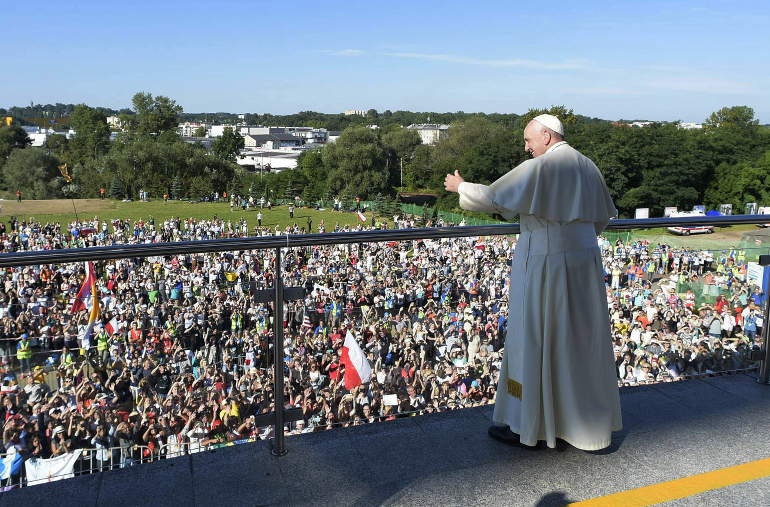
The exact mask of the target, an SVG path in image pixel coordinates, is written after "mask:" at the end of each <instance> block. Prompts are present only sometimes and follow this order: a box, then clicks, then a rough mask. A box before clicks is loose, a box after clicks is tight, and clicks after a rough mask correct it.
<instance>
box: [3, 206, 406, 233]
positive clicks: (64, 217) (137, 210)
mask: <svg viewBox="0 0 770 507" xmlns="http://www.w3.org/2000/svg"><path fill="white" fill-rule="evenodd" d="M0 205H1V206H2V217H0V219H2V220H4V221H7V220H10V218H11V217H12V216H16V218H17V219H19V220H28V219H29V218H31V217H32V218H34V219H35V221H36V222H39V223H43V224H45V223H46V222H52V223H53V222H59V223H60V224H62V226H64V225H65V224H67V223H70V222H72V221H74V220H75V217H76V216H77V217H78V219H79V220H81V221H83V220H90V219H93V218H95V217H98V218H99V220H100V221H101V220H107V221H108V222H109V221H110V220H117V219H121V220H125V219H129V220H131V222H134V221H136V220H139V219H143V220H144V221H145V222H146V221H147V220H148V219H149V217H150V215H152V216H154V217H155V223H156V224H157V223H159V222H163V221H164V220H166V219H169V218H172V217H174V218H176V217H179V218H181V219H182V220H184V219H185V218H195V219H206V220H211V219H212V218H214V215H216V216H217V217H218V218H220V219H223V220H232V221H236V220H240V219H241V218H243V219H245V220H246V223H247V224H248V226H249V230H250V231H253V230H254V226H255V225H257V213H259V211H260V209H259V206H257V207H256V208H251V209H250V210H249V211H244V210H241V209H238V208H236V209H234V210H233V211H232V212H231V211H230V204H229V203H209V202H202V203H198V204H190V203H189V202H187V201H169V202H168V203H164V202H163V201H162V200H157V201H150V202H121V201H115V200H110V199H104V200H101V199H75V200H74V201H72V200H66V199H60V200H51V201H23V202H21V203H18V202H15V201H0ZM261 211H262V225H263V226H265V227H270V228H272V229H274V228H275V226H276V225H278V226H279V227H280V228H281V230H283V229H284V228H285V227H286V226H287V225H293V224H294V223H296V224H297V225H299V226H300V227H307V219H308V217H310V218H311V219H312V221H313V231H314V232H317V231H318V223H319V222H320V221H321V220H324V223H325V225H326V231H333V230H334V224H335V223H337V222H339V223H340V226H344V225H345V224H346V223H348V224H350V225H351V226H356V225H357V224H359V223H361V221H360V220H359V218H358V216H357V215H356V214H355V213H340V212H335V211H332V210H330V209H328V210H325V211H316V210H314V209H304V208H296V209H295V210H294V219H291V218H289V207H288V206H273V210H272V211H269V210H268V209H267V207H265V208H264V209H263V210H261ZM76 212H77V215H76ZM364 215H365V216H366V221H367V224H371V218H372V213H371V212H367V213H364ZM378 219H379V220H381V221H382V220H385V218H384V217H382V218H379V217H378ZM386 221H387V220H386ZM387 222H388V224H389V226H392V223H393V222H392V218H391V220H390V221H387Z"/></svg>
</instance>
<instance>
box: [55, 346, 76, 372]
mask: <svg viewBox="0 0 770 507" xmlns="http://www.w3.org/2000/svg"><path fill="white" fill-rule="evenodd" d="M74 362H75V359H73V357H72V353H71V352H70V350H69V349H68V348H67V347H62V349H61V357H60V358H59V368H60V369H62V370H66V369H67V368H69V367H70V366H71V365H72V363H74Z"/></svg>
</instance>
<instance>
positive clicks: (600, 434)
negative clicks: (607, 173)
mask: <svg viewBox="0 0 770 507" xmlns="http://www.w3.org/2000/svg"><path fill="white" fill-rule="evenodd" d="M458 191H459V193H460V206H461V207H462V208H463V209H467V210H472V211H482V212H487V213H500V214H501V215H503V217H505V218H506V219H507V220H511V219H513V218H514V217H515V216H516V215H517V214H518V215H520V217H521V236H520V237H519V240H518V243H517V245H516V252H515V254H514V257H513V264H512V272H511V284H510V293H509V307H510V313H509V316H508V336H507V337H506V342H505V345H506V346H505V354H504V357H503V362H502V365H501V368H500V388H499V389H498V393H497V402H496V404H495V412H494V420H495V422H499V423H503V424H507V425H509V426H510V427H511V431H513V432H514V433H517V434H519V435H520V437H521V442H522V443H523V444H525V445H535V444H536V443H537V441H538V440H545V441H546V442H547V444H548V446H549V447H555V446H556V439H557V438H561V439H563V440H566V441H567V442H569V443H570V444H571V445H573V446H575V447H577V448H579V449H584V450H597V449H603V448H605V447H607V446H608V445H609V444H610V441H611V438H612V432H613V431H618V430H620V429H621V427H622V418H621V412H620V396H619V394H618V384H617V374H616V371H615V361H614V353H613V347H612V338H611V335H610V322H609V316H608V314H607V299H606V292H605V285H604V270H603V268H602V258H601V250H600V249H599V247H598V246H597V241H596V236H597V235H598V234H600V233H601V232H602V231H603V230H604V228H605V227H606V226H607V224H608V223H609V220H610V218H611V217H614V216H615V215H616V214H617V210H616V209H615V206H614V205H613V203H612V198H611V197H610V194H609V191H608V190H607V186H606V184H605V183H604V178H603V177H602V175H601V173H600V172H599V169H598V168H597V167H596V165H595V164H594V163H593V162H592V161H591V160H590V159H588V158H587V157H585V156H583V155H582V154H581V153H580V152H578V151H577V150H575V149H574V148H572V147H571V146H569V145H568V144H567V143H566V142H563V141H562V142H560V143H557V144H555V145H553V146H551V147H550V148H549V149H548V151H546V153H544V154H543V155H541V156H539V157H537V158H534V159H532V160H527V161H526V162H524V163H522V164H520V165H519V166H517V167H516V168H514V169H512V170H511V171H510V172H508V173H507V174H506V175H505V176H503V177H502V178H500V179H499V180H497V181H495V182H494V183H492V184H491V185H489V186H487V185H479V184H474V183H467V182H464V183H461V184H460V187H459V189H458Z"/></svg>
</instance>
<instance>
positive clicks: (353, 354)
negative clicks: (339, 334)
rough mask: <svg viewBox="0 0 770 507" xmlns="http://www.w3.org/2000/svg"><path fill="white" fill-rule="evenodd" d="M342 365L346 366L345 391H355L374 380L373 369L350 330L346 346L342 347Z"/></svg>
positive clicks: (346, 337)
mask: <svg viewBox="0 0 770 507" xmlns="http://www.w3.org/2000/svg"><path fill="white" fill-rule="evenodd" d="M340 363H341V364H344V365H345V389H348V390H350V389H353V388H354V387H356V386H360V385H361V384H363V383H366V382H369V379H371V378H372V368H371V366H369V360H368V359H366V356H365V355H364V351H363V350H361V347H359V346H358V342H357V341H356V339H355V338H353V335H352V334H351V333H350V330H348V332H347V334H346V335H345V344H344V345H343V346H342V353H341V354H340Z"/></svg>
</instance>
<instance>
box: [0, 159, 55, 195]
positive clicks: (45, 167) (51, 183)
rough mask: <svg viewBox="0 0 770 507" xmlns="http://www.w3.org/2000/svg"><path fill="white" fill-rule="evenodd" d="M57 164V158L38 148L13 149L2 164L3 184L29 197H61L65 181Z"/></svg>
mask: <svg viewBox="0 0 770 507" xmlns="http://www.w3.org/2000/svg"><path fill="white" fill-rule="evenodd" d="M58 166H59V160H58V159H56V158H55V157H52V156H50V155H46V154H45V152H44V151H43V150H41V149H39V148H27V149H24V150H13V151H12V152H11V155H10V156H9V157H8V160H7V161H6V163H5V165H4V166H3V172H2V179H3V184H4V186H5V188H6V189H8V190H10V191H11V192H16V190H21V191H22V193H23V194H24V195H25V196H28V197H29V198H31V199H54V198H57V197H61V196H62V193H61V188H62V187H63V186H64V184H65V183H66V182H65V181H64V178H62V177H61V175H60V173H59V168H58Z"/></svg>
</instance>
